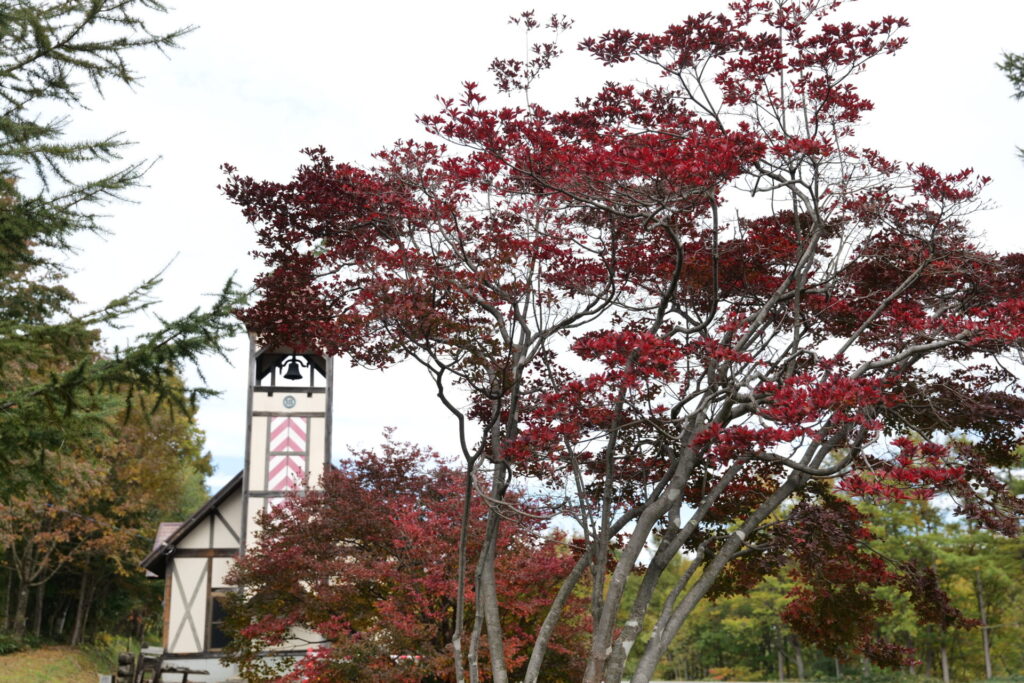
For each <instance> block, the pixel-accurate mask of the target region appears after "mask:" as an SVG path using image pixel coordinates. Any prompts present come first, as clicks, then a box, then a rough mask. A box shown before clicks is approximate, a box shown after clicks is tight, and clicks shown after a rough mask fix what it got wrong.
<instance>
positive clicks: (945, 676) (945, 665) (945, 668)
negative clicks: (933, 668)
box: [939, 645, 949, 683]
mask: <svg viewBox="0 0 1024 683" xmlns="http://www.w3.org/2000/svg"><path fill="white" fill-rule="evenodd" d="M939 657H940V659H941V660H942V683H949V651H948V650H947V649H946V646H945V645H943V646H942V648H941V649H940V650H939Z"/></svg>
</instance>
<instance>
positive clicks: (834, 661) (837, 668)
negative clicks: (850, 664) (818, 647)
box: [832, 657, 843, 678]
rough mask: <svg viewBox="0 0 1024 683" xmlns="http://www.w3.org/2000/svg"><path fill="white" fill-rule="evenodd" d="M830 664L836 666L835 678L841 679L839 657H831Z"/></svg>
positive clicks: (841, 672)
mask: <svg viewBox="0 0 1024 683" xmlns="http://www.w3.org/2000/svg"><path fill="white" fill-rule="evenodd" d="M832 663H833V664H835V666H836V678H841V677H842V675H843V670H842V669H840V668H839V657H833V658H832Z"/></svg>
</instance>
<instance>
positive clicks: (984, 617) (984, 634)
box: [974, 571, 992, 679]
mask: <svg viewBox="0 0 1024 683" xmlns="http://www.w3.org/2000/svg"><path fill="white" fill-rule="evenodd" d="M974 591H975V593H976V594H977V596H978V615H979V617H980V619H981V645H982V649H983V650H984V653H985V678H986V679H990V678H992V646H991V643H990V642H989V632H988V611H987V610H986V608H985V591H984V589H983V588H982V585H981V572H980V571H975V572H974Z"/></svg>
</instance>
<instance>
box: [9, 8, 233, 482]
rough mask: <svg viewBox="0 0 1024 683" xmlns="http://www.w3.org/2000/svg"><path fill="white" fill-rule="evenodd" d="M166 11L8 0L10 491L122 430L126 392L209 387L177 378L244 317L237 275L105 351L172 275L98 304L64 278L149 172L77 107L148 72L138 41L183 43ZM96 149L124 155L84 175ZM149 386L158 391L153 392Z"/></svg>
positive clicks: (98, 158) (167, 395)
mask: <svg viewBox="0 0 1024 683" xmlns="http://www.w3.org/2000/svg"><path fill="white" fill-rule="evenodd" d="M163 11H165V8H164V6H163V5H162V4H161V3H160V2H158V1H157V0H64V1H61V2H45V3H40V2H27V1H25V0H0V442H2V443H4V446H5V448H4V449H3V452H2V453H0V477H2V480H3V481H4V482H5V483H4V485H3V486H0V500H4V499H7V498H8V497H9V495H11V494H12V493H14V492H17V491H18V490H19V489H20V488H22V487H24V486H28V485H31V483H32V482H33V481H35V480H38V479H39V471H38V470H39V468H40V467H41V466H43V464H44V463H45V461H46V456H47V454H49V453H54V452H57V451H61V450H66V449H68V448H77V449H79V450H83V449H84V447H85V446H86V445H88V444H95V443H102V442H104V441H106V440H109V439H111V438H112V434H111V433H110V424H111V419H112V417H113V416H114V415H115V414H116V413H117V412H118V411H119V410H120V407H121V406H123V405H124V403H125V400H126V399H127V401H128V404H129V405H130V406H133V407H143V408H145V409H149V410H151V409H152V408H153V407H154V405H153V404H159V403H162V402H165V401H177V402H179V403H187V402H189V401H192V402H194V400H195V399H196V397H198V396H201V395H203V394H205V393H209V390H208V389H206V388H205V387H199V388H195V389H192V390H191V391H189V392H184V393H183V392H181V391H180V390H179V388H178V387H177V386H176V379H175V378H176V377H178V376H180V371H181V370H182V368H183V366H184V365H185V364H187V363H191V362H194V361H195V360H196V359H197V358H199V357H200V356H201V355H203V354H207V353H211V352H213V353H222V352H223V347H222V343H223V340H224V339H225V338H227V337H229V336H231V335H232V334H233V333H234V332H235V331H236V329H237V327H236V324H235V322H234V319H233V316H232V313H231V312H232V310H233V308H234V306H235V305H236V304H237V303H238V294H237V292H236V291H235V289H234V286H233V285H232V284H231V282H229V283H228V284H227V285H226V286H225V288H224V290H223V291H222V292H220V294H219V295H218V296H217V297H216V300H215V301H214V302H213V304H212V306H211V307H210V308H209V309H207V310H200V309H199V308H197V309H195V310H193V311H192V312H190V313H189V314H187V315H185V316H183V317H181V318H179V319H176V320H162V321H161V325H160V327H159V329H157V330H156V331H153V332H150V333H148V334H144V335H142V336H140V337H138V338H137V339H136V340H135V342H134V343H132V344H130V345H128V346H127V347H125V348H114V349H112V350H109V349H108V350H103V351H102V352H101V345H100V336H99V333H98V332H97V330H98V329H101V328H103V327H110V326H113V327H116V326H118V325H122V324H124V322H125V320H126V317H128V316H130V315H131V314H133V313H137V312H139V311H141V310H143V309H146V308H149V307H151V306H152V305H153V304H154V302H155V299H154V292H155V289H156V287H157V284H158V282H159V276H157V277H154V278H152V279H150V280H148V281H146V282H143V283H142V284H140V285H139V286H138V287H136V288H135V289H133V290H132V291H130V292H128V293H127V294H125V295H124V296H123V297H120V298H118V299H116V300H114V301H111V302H110V303H109V304H107V305H105V306H102V307H100V308H98V309H95V310H92V311H89V312H85V313H81V312H77V311H76V309H75V304H77V303H78V302H77V300H76V297H75V295H74V294H73V292H71V291H70V290H69V289H68V288H67V287H66V286H65V285H64V284H63V280H64V277H65V275H66V272H65V266H64V265H63V261H64V260H65V257H66V256H67V255H68V253H69V251H70V250H71V246H70V240H71V238H72V237H73V236H75V235H78V234H80V233H83V232H100V231H102V226H101V225H100V213H99V212H100V211H101V210H102V208H103V206H104V205H105V204H107V203H108V202H110V201H112V200H117V199H118V198H120V197H121V196H122V194H123V193H124V191H125V190H127V189H129V188H131V187H133V186H135V185H137V184H138V183H139V181H140V178H141V177H142V174H143V171H144V167H145V162H135V163H127V164H124V163H122V162H120V158H121V153H122V151H123V150H124V147H125V145H126V144H127V141H126V140H124V139H123V138H122V137H121V136H120V135H113V136H110V137H106V138H102V139H96V140H72V139H69V137H68V135H67V134H66V127H67V125H68V122H69V113H70V112H73V111H74V110H76V109H77V108H79V107H81V106H83V98H84V97H85V96H86V95H87V94H88V93H90V92H102V88H103V87H105V86H106V85H108V84H110V83H114V82H120V83H124V84H129V85H130V84H133V83H135V82H136V74H135V73H134V72H133V71H132V70H131V68H130V66H129V63H128V61H127V59H128V57H129V55H131V54H132V53H133V52H135V51H137V50H139V49H144V48H155V49H160V50H163V49H166V48H170V47H173V46H175V44H176V41H177V40H178V38H180V37H181V36H182V35H183V34H184V33H186V32H187V31H188V30H189V29H188V28H185V29H181V30H176V31H171V32H167V33H162V32H156V31H153V30H151V29H150V28H149V26H148V25H147V20H148V19H150V18H152V17H153V16H154V15H155V14H158V13H160V12H163ZM96 162H113V163H114V166H116V168H115V170H113V171H112V172H110V173H108V174H105V175H102V176H100V177H98V178H96V177H93V178H89V179H85V180H83V179H82V178H80V177H79V176H80V175H82V174H83V172H84V171H85V170H86V169H88V170H90V171H91V170H92V169H94V168H95V167H96ZM143 394H145V395H146V396H149V397H151V398H152V403H151V404H149V405H145V406H143V405H142V402H140V401H139V400H138V398H139V397H140V396H142V395H143Z"/></svg>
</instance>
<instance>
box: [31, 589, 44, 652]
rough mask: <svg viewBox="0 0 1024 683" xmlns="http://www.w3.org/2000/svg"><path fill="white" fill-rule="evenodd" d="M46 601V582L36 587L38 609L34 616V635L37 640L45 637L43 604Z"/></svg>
mask: <svg viewBox="0 0 1024 683" xmlns="http://www.w3.org/2000/svg"><path fill="white" fill-rule="evenodd" d="M45 600H46V582H45V581H43V582H42V583H40V584H39V585H38V586H36V608H35V612H34V613H33V615H32V633H33V634H35V637H36V638H39V637H40V636H42V635H43V602H44V601H45Z"/></svg>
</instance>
